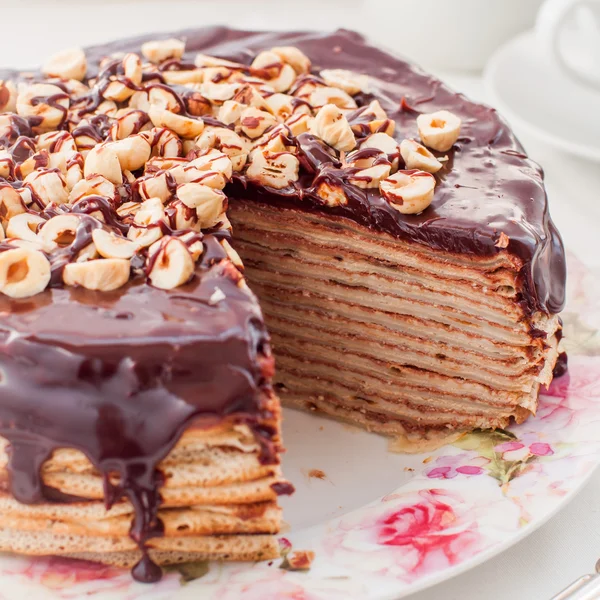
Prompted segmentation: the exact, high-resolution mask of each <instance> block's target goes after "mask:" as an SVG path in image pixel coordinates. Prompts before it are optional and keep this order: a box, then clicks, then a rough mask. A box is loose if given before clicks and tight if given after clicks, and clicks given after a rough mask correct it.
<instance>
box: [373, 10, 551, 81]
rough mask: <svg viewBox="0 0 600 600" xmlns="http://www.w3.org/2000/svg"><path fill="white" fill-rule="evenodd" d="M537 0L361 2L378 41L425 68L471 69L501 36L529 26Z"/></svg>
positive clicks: (479, 66) (481, 62)
mask: <svg viewBox="0 0 600 600" xmlns="http://www.w3.org/2000/svg"><path fill="white" fill-rule="evenodd" d="M542 1H543V0H366V1H365V2H364V5H365V8H366V9H368V11H369V13H370V14H371V15H372V18H373V24H374V25H375V26H376V28H377V33H376V34H371V36H372V37H373V38H375V39H376V40H377V41H378V42H379V43H380V44H383V45H385V46H387V47H388V48H390V49H393V50H396V51H398V52H401V53H402V54H404V55H405V56H407V57H408V58H410V59H411V60H414V61H415V62H416V63H418V64H421V65H422V66H424V67H426V68H427V67H431V68H434V69H458V70H463V71H474V70H480V69H482V68H483V66H484V65H485V63H486V62H487V60H488V58H489V57H490V56H491V55H492V53H493V52H494V51H495V50H496V49H497V48H498V47H499V46H501V45H502V44H503V43H504V42H505V41H507V40H509V39H510V38H512V37H514V36H515V35H517V34H518V33H520V32H522V31H525V30H527V29H530V28H532V27H533V24H534V23H535V17H536V13H537V11H538V9H539V7H540V5H541V4H542ZM362 28H363V29H365V30H367V25H365V24H364V23H363V27H362ZM369 31H370V28H369Z"/></svg>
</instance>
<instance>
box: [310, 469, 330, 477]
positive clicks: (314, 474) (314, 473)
mask: <svg viewBox="0 0 600 600" xmlns="http://www.w3.org/2000/svg"><path fill="white" fill-rule="evenodd" d="M308 477H309V479H310V478H311V477H314V478H316V479H325V478H326V477H327V475H325V472H324V471H321V469H311V470H310V471H309V472H308Z"/></svg>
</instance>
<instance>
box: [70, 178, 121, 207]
mask: <svg viewBox="0 0 600 600" xmlns="http://www.w3.org/2000/svg"><path fill="white" fill-rule="evenodd" d="M86 196H102V197H103V198H107V199H108V200H114V199H115V196H116V188H115V185H114V184H113V183H112V182H110V181H109V180H108V179H106V177H104V176H103V175H99V174H92V175H88V176H87V177H85V179H82V180H81V181H78V182H77V183H76V184H75V185H74V186H73V188H72V189H71V192H70V193H69V202H70V203H71V204H75V202H77V201H78V200H81V199H82V198H85V197H86Z"/></svg>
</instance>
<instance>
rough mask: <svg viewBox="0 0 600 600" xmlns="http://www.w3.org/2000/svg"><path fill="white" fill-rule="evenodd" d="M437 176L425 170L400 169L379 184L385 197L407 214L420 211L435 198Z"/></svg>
mask: <svg viewBox="0 0 600 600" xmlns="http://www.w3.org/2000/svg"><path fill="white" fill-rule="evenodd" d="M434 188H435V178H434V177H433V175H431V173H426V172H425V171H417V170H411V171H398V172H397V173H394V175H390V177H388V178H387V179H384V180H383V181H382V182H381V183H380V184H379V190H380V191H381V194H382V195H383V197H384V198H385V199H386V200H387V201H388V202H389V203H390V204H391V206H393V207H394V208H395V209H396V210H397V211H398V212H401V213H402V214H405V215H411V214H416V213H420V212H422V211H423V210H425V209H426V208H427V207H428V206H429V205H430V204H431V201H432V200H433V191H434Z"/></svg>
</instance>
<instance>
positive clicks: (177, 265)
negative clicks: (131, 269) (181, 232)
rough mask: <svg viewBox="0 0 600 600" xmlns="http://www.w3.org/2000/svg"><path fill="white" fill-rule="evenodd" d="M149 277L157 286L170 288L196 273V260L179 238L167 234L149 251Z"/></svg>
mask: <svg viewBox="0 0 600 600" xmlns="http://www.w3.org/2000/svg"><path fill="white" fill-rule="evenodd" d="M149 261H150V266H151V269H150V272H149V274H148V279H149V281H150V283H151V284H152V285H153V286H154V287H157V288H160V289H163V290H170V289H173V288H176V287H178V286H180V285H182V284H184V283H186V282H187V281H189V279H190V278H191V277H192V275H193V274H194V260H193V259H192V255H191V254H190V252H189V251H188V249H187V246H186V245H185V244H184V243H183V242H182V241H181V240H179V239H177V238H175V237H171V236H165V237H164V238H163V239H161V240H160V241H159V242H156V244H154V245H153V246H152V247H151V248H150V251H149Z"/></svg>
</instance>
